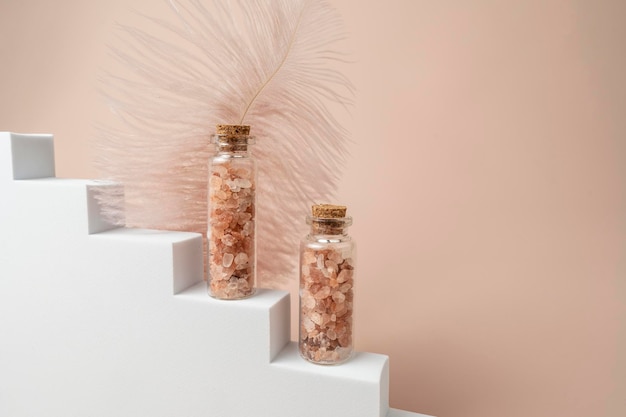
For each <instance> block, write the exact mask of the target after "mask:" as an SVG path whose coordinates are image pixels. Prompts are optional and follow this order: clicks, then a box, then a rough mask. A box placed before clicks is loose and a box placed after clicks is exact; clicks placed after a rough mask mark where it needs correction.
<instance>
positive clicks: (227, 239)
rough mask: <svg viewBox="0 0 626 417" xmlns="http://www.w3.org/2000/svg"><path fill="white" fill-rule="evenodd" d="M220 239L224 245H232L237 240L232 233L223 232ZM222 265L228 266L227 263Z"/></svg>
mask: <svg viewBox="0 0 626 417" xmlns="http://www.w3.org/2000/svg"><path fill="white" fill-rule="evenodd" d="M220 240H221V241H222V243H223V244H225V245H226V246H233V245H234V244H235V243H236V242H237V239H235V238H234V237H233V235H231V234H225V235H224V236H222V239H220ZM224 266H229V265H224Z"/></svg>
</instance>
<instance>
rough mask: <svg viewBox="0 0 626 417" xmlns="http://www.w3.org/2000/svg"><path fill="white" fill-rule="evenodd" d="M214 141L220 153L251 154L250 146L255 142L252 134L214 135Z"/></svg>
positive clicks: (233, 154)
mask: <svg viewBox="0 0 626 417" xmlns="http://www.w3.org/2000/svg"><path fill="white" fill-rule="evenodd" d="M213 141H214V142H215V147H216V150H217V153H218V154H219V155H232V156H249V155H250V152H249V150H248V146H249V145H252V144H254V137H252V136H250V135H224V134H220V135H214V136H213Z"/></svg>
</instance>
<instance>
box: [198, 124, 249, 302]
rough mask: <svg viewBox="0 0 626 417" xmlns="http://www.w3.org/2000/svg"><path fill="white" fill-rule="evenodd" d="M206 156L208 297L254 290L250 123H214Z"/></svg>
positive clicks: (229, 296)
mask: <svg viewBox="0 0 626 417" xmlns="http://www.w3.org/2000/svg"><path fill="white" fill-rule="evenodd" d="M213 140H214V142H215V145H216V147H217V153H216V155H215V156H214V157H213V158H211V160H210V161H209V181H208V182H209V183H208V209H209V215H208V230H207V240H208V260H207V264H208V265H207V269H208V281H209V284H208V287H209V294H210V295H211V296H212V297H215V298H219V299H223V300H236V299H241V298H246V297H249V296H251V295H252V294H254V286H255V276H256V256H255V253H256V239H255V234H256V227H255V221H256V177H257V167H256V161H255V160H254V158H253V157H252V155H251V153H250V152H249V149H248V145H251V144H253V143H254V138H253V137H252V136H250V126H241V125H217V131H216V134H215V135H214V136H213Z"/></svg>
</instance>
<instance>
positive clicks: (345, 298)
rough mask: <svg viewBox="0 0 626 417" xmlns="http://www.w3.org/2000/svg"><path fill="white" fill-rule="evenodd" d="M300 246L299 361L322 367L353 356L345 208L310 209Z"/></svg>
mask: <svg viewBox="0 0 626 417" xmlns="http://www.w3.org/2000/svg"><path fill="white" fill-rule="evenodd" d="M306 222H307V224H309V225H310V226H311V230H310V233H309V234H308V235H307V236H306V237H305V238H304V239H303V240H302V241H301V243H300V336H299V350H300V355H301V356H302V357H303V358H304V359H306V360H308V361H309V362H313V363H316V364H321V365H336V364H339V363H342V362H345V361H347V360H348V359H350V357H351V356H352V353H353V351H354V347H353V322H352V316H353V301H354V292H353V291H354V289H353V284H354V266H355V255H356V250H355V249H356V247H355V243H354V241H353V240H352V238H351V237H350V236H348V234H347V231H346V229H347V228H348V227H349V226H350V225H351V224H352V218H351V217H346V207H345V206H335V205H329V204H321V205H315V206H313V208H312V215H311V216H307V218H306Z"/></svg>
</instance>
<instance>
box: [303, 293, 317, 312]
mask: <svg viewBox="0 0 626 417" xmlns="http://www.w3.org/2000/svg"><path fill="white" fill-rule="evenodd" d="M315 304H316V303H315V298H313V297H311V295H308V296H307V297H306V298H305V299H304V306H305V307H306V308H308V309H309V310H310V309H312V308H315Z"/></svg>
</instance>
